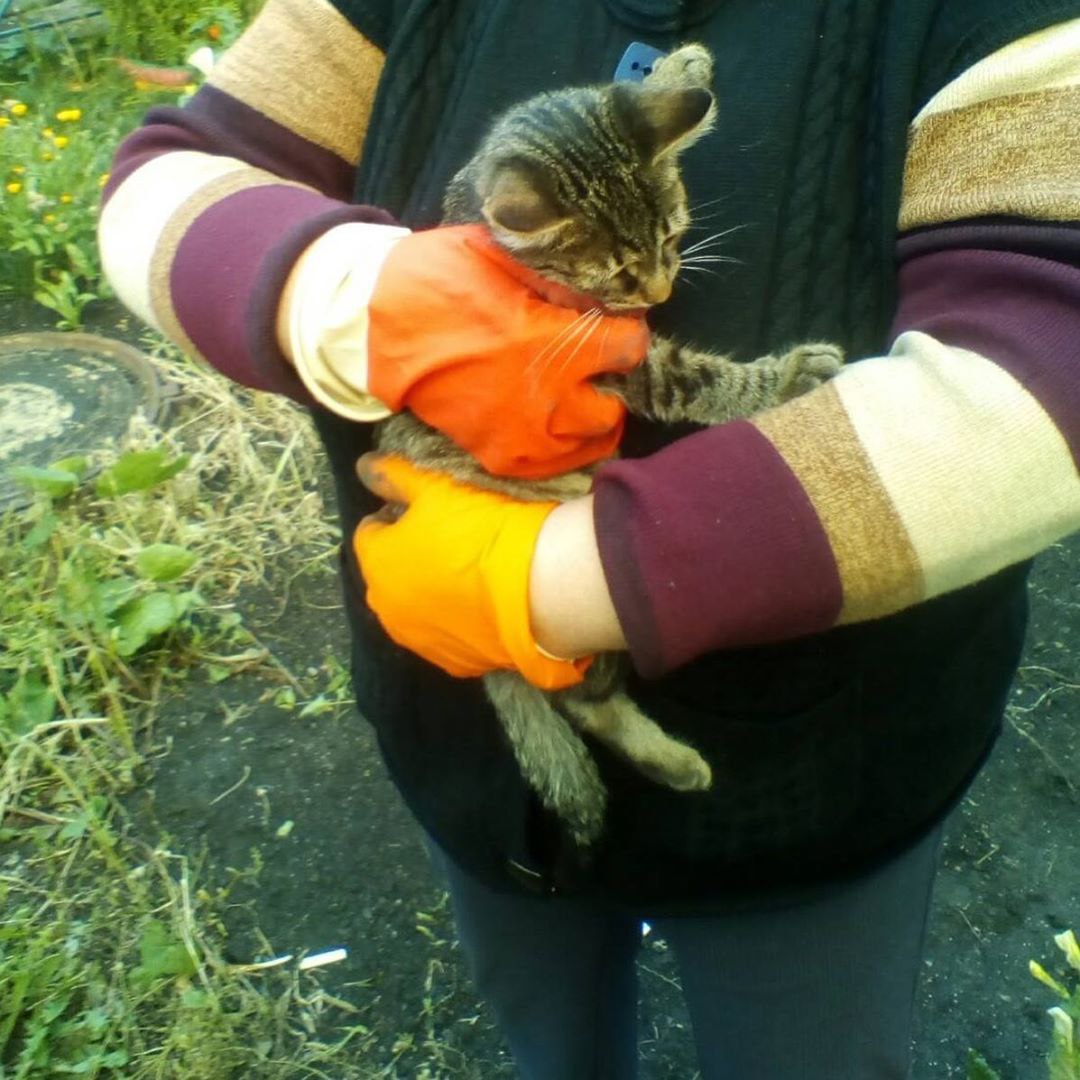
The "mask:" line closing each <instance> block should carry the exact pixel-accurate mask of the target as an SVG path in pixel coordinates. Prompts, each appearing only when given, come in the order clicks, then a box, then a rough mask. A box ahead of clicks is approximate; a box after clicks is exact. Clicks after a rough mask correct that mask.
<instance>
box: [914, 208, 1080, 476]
mask: <svg viewBox="0 0 1080 1080" xmlns="http://www.w3.org/2000/svg"><path fill="white" fill-rule="evenodd" d="M1017 229H1019V230H1020V231H1028V232H1030V233H1031V234H1033V235H1032V236H1031V241H1030V246H1031V247H1032V249H1034V250H1037V251H1039V252H1040V255H1031V254H1027V253H1024V252H1022V251H1016V250H1014V251H1002V250H987V249H986V248H982V247H978V246H977V244H978V237H977V233H978V231H979V230H978V226H968V227H967V229H966V231H967V232H968V233H971V234H972V235H970V236H969V237H967V238H966V239H967V241H968V243H969V244H970V245H971V246H969V247H966V248H958V247H953V246H951V245H949V244H948V240H949V236H948V235H946V236H943V238H942V239H943V241H945V244H944V245H943V247H944V249H943V250H933V249H932V248H930V246H929V245H930V243H931V242H932V233H931V234H920V236H919V245H920V248H921V250H920V249H918V248H917V249H916V250H919V251H920V253H918V254H915V255H913V256H912V257H910V258H908V259H907V261H906V262H905V263H904V265H903V266H902V267H901V270H900V279H899V284H900V296H901V300H900V305H899V308H898V310H897V314H896V319H895V322H894V332H895V333H897V334H899V333H901V332H903V331H904V330H919V331H922V332H923V333H926V334H930V335H931V336H933V337H934V338H936V339H937V340H938V341H941V342H943V343H944V344H947V345H954V346H957V347H959V348H964V349H969V350H971V351H972V352H976V353H978V354H979V355H980V356H983V357H985V358H986V359H989V360H992V361H994V362H995V363H997V364H999V365H1000V366H1001V367H1003V368H1004V369H1005V370H1006V371H1008V372H1009V374H1011V375H1012V376H1013V378H1015V379H1016V380H1017V381H1018V382H1020V383H1021V384H1022V385H1023V386H1024V387H1026V389H1027V390H1028V392H1029V393H1031V394H1032V395H1033V396H1034V397H1035V399H1036V400H1037V401H1038V402H1039V404H1040V405H1041V406H1042V407H1043V409H1045V410H1046V412H1047V414H1048V415H1049V416H1050V418H1051V419H1052V420H1053V421H1054V423H1055V425H1056V426H1057V428H1058V430H1059V431H1060V432H1061V433H1062V436H1063V437H1064V438H1065V440H1066V441H1067V443H1068V445H1069V448H1070V450H1071V452H1072V455H1073V460H1074V461H1076V462H1077V464H1078V465H1080V233H1078V232H1077V230H1075V229H1070V228H1068V227H1060V228H1054V227H1049V226H1048V227H1039V226H1016V227H1014V231H1015V230H1017ZM951 231H955V230H942V232H943V233H945V234H949V233H950V232H951ZM912 239H914V238H912ZM1012 239H1013V242H1014V243H1018V244H1019V243H1023V240H1022V238H1020V237H1013V238H1012ZM912 246H913V245H909V246H908V249H907V250H908V252H910V251H911V249H912ZM1050 250H1053V251H1054V253H1055V255H1056V256H1057V258H1055V259H1050V258H1046V257H1043V254H1044V253H1046V252H1048V251H1050ZM1070 251H1071V252H1072V255H1073V257H1074V259H1075V264H1073V263H1070V262H1066V261H1063V258H1064V257H1065V256H1066V255H1067V254H1068V253H1069V252H1070ZM901 253H902V254H903V253H904V248H903V246H901Z"/></svg>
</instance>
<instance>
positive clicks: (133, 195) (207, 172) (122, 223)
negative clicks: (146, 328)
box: [98, 150, 251, 329]
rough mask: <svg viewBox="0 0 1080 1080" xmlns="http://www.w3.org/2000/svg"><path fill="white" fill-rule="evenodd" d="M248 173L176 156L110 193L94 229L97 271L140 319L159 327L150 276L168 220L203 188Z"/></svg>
mask: <svg viewBox="0 0 1080 1080" xmlns="http://www.w3.org/2000/svg"><path fill="white" fill-rule="evenodd" d="M250 169H251V166H250V165H247V164H245V163H244V162H242V161H237V160H236V159H235V158H227V157H215V156H213V155H210V154H202V153H199V152H197V151H194V150H177V151H174V152H172V153H168V154H162V155H160V156H159V157H156V158H151V159H150V160H149V161H148V162H146V163H145V164H144V165H140V166H139V168H138V169H136V170H135V171H134V172H133V173H132V174H131V175H130V176H129V177H128V178H127V179H126V180H125V181H124V182H123V183H122V184H121V185H120V186H119V187H118V188H117V189H116V191H115V192H114V193H113V196H112V198H111V199H110V200H109V201H108V202H107V203H106V204H105V206H104V208H103V209H102V212H101V220H100V223H99V226H98V234H99V236H100V241H101V256H102V265H103V267H104V270H105V276H106V277H107V278H108V280H109V282H110V284H111V285H112V286H113V288H114V289H115V290H116V292H117V295H118V296H119V297H120V299H121V300H122V301H123V302H124V303H125V304H126V305H127V306H128V307H129V308H130V309H131V310H132V311H133V312H135V314H136V315H138V316H139V318H140V319H142V320H143V321H145V322H148V323H151V324H152V325H155V326H156V325H158V324H157V321H156V316H155V314H154V310H153V304H152V302H151V297H150V273H151V265H152V264H153V262H154V259H155V251H156V249H157V246H158V241H159V239H160V237H161V234H162V233H163V232H164V230H165V229H166V227H167V225H168V222H169V219H170V218H171V217H172V215H173V214H174V213H175V212H176V211H177V210H178V209H179V208H180V207H181V206H183V205H184V204H185V203H186V202H187V200H188V199H189V198H190V197H191V196H192V194H193V193H195V192H197V191H199V190H200V189H201V188H202V187H204V186H205V185H206V184H209V183H212V182H213V181H215V180H217V179H218V178H219V177H222V176H228V175H230V174H234V173H242V172H246V171H250ZM158 328H159V329H160V328H161V327H160V326H159V327H158Z"/></svg>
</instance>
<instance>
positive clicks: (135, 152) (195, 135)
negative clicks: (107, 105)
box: [103, 86, 355, 201]
mask: <svg viewBox="0 0 1080 1080" xmlns="http://www.w3.org/2000/svg"><path fill="white" fill-rule="evenodd" d="M173 150H198V151H201V152H202V153H206V154H218V155H221V156H224V157H231V158H239V159H240V160H241V161H245V162H247V163H248V164H250V165H254V166H255V167H256V168H259V169H265V170H266V171H267V172H269V173H272V174H273V175H274V176H279V177H281V178H282V179H283V180H294V181H296V182H297V183H301V184H307V185H308V186H309V187H313V188H315V189H316V190H317V191H321V192H322V193H323V194H324V195H329V196H331V197H332V198H337V199H347V198H349V196H350V195H351V193H352V179H353V175H354V171H355V170H354V169H353V167H352V166H351V165H350V164H349V163H348V162H347V161H345V160H344V159H343V158H340V157H338V156H337V154H335V153H333V152H332V151H330V150H327V149H325V148H324V147H321V146H317V145H316V144H315V143H313V142H309V141H308V140H307V139H305V138H302V137H301V136H300V135H297V134H296V132H295V131H290V130H289V129H288V128H286V127H283V126H282V125H281V124H278V123H276V122H275V121H273V120H271V119H269V118H268V117H266V116H264V115H263V114H262V113H261V112H259V111H258V110H256V109H253V108H251V107H250V106H249V105H245V104H244V103H243V102H242V101H237V100H236V98H234V97H232V96H231V95H229V94H226V93H225V92H224V91H222V90H218V89H217V88H216V87H214V86H203V87H200V89H199V90H198V92H197V93H196V94H195V96H194V97H193V98H192V99H191V100H190V101H189V102H188V103H187V105H185V106H184V108H182V109H181V108H177V107H175V106H161V107H158V108H156V109H151V110H150V111H149V112H148V113H147V114H146V119H145V120H144V121H143V125H142V127H140V128H138V130H136V131H134V132H133V133H132V134H131V135H129V136H128V138H126V139H125V140H124V141H123V142H122V143H121V144H120V148H119V150H118V151H117V154H116V159H115V161H114V162H113V168H112V173H111V175H110V176H109V181H108V183H107V184H106V185H105V190H104V193H103V198H104V199H105V201H108V198H109V196H110V195H111V194H112V192H113V191H114V190H115V189H116V188H117V187H118V186H119V185H120V184H121V183H123V181H124V180H125V179H127V177H129V176H130V175H131V174H132V173H133V172H134V171H135V170H136V169H137V168H138V167H139V166H140V165H143V164H145V163H146V162H147V161H149V160H150V159H151V158H155V157H157V156H158V155H160V154H165V153H169V152H170V151H173Z"/></svg>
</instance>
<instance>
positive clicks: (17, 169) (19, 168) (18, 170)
mask: <svg viewBox="0 0 1080 1080" xmlns="http://www.w3.org/2000/svg"><path fill="white" fill-rule="evenodd" d="M11 171H12V172H13V173H14V174H15V175H16V176H22V174H23V173H24V172H26V166H25V165H12V166H11Z"/></svg>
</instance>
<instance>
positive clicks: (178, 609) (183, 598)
mask: <svg viewBox="0 0 1080 1080" xmlns="http://www.w3.org/2000/svg"><path fill="white" fill-rule="evenodd" d="M188 605H189V597H188V595H187V594H181V595H176V594H174V593H168V592H155V593H148V594H147V595H146V596H139V597H136V598H135V599H134V600H132V601H131V602H130V603H127V604H125V605H124V606H123V607H122V608H120V609H119V610H118V611H117V612H115V613H114V615H113V622H114V624H115V626H116V629H117V635H116V647H117V649H118V651H119V652H120V655H121V656H133V655H134V654H135V653H137V652H138V651H139V649H141V648H142V647H143V646H144V645H145V644H146V643H147V642H148V641H149V640H150V639H151V638H154V637H157V635H158V634H163V633H164V632H165V631H166V630H169V629H171V628H172V627H173V626H175V625H176V624H177V623H178V622H179V621H180V619H181V618H183V616H184V613H185V612H186V611H187V609H188Z"/></svg>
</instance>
